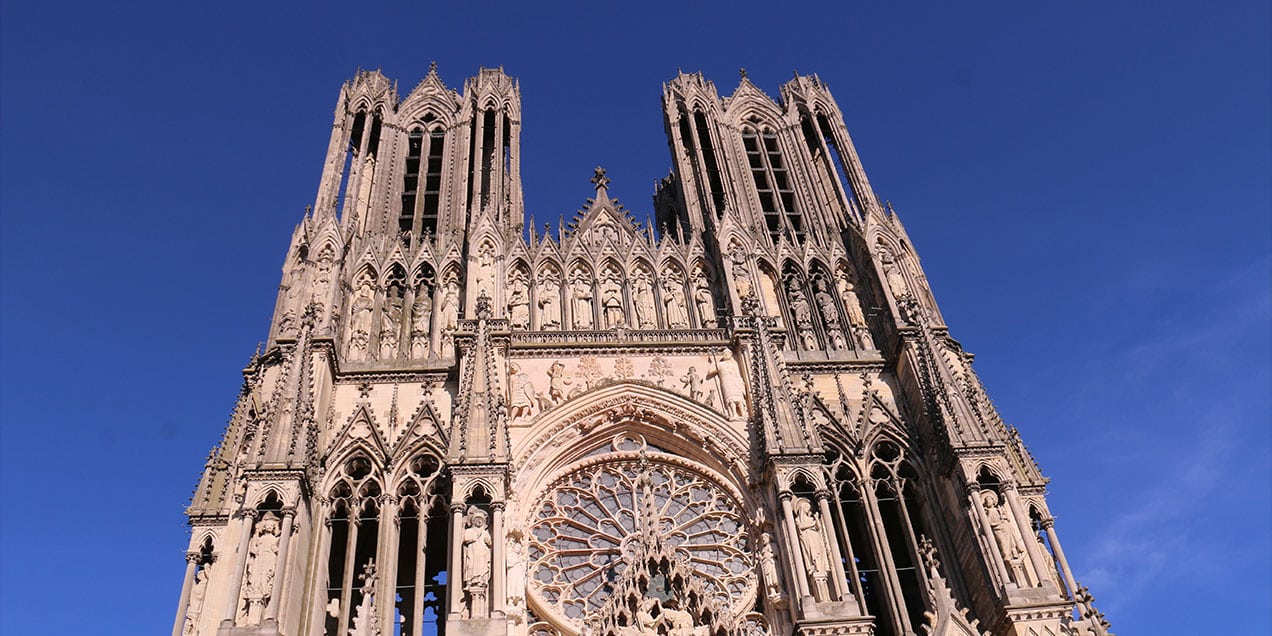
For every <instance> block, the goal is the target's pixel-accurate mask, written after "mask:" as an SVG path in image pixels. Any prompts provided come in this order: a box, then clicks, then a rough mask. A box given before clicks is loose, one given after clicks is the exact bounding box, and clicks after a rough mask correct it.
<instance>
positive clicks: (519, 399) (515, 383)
mask: <svg viewBox="0 0 1272 636" xmlns="http://www.w3.org/2000/svg"><path fill="white" fill-rule="evenodd" d="M508 393H509V398H508V403H509V406H508V417H510V418H512V419H517V418H519V417H530V416H531V415H534V406H535V393H534V383H532V382H531V381H530V375H529V374H527V373H526V372H524V371H522V370H521V367H520V366H519V365H517V364H516V363H513V364H510V365H508Z"/></svg>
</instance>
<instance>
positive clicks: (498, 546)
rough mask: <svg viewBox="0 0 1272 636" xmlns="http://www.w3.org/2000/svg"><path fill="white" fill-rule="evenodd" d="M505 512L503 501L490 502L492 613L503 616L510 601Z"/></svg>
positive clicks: (495, 615) (492, 614)
mask: <svg viewBox="0 0 1272 636" xmlns="http://www.w3.org/2000/svg"><path fill="white" fill-rule="evenodd" d="M503 513H504V503H503V502H502V501H496V502H493V503H491V504H490V543H491V544H492V545H491V552H490V573H491V582H490V615H491V616H494V617H499V616H503V612H504V603H506V602H507V601H508V591H507V590H506V589H504V577H505V576H507V569H506V568H507V565H506V564H505V563H504V547H505V546H504V533H503Z"/></svg>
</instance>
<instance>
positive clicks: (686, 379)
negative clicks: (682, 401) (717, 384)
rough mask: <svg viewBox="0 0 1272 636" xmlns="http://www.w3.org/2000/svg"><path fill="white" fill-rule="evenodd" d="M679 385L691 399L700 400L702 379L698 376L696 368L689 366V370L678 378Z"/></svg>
mask: <svg viewBox="0 0 1272 636" xmlns="http://www.w3.org/2000/svg"><path fill="white" fill-rule="evenodd" d="M680 385H681V386H683V387H684V388H685V390H687V391H688V392H689V398H690V399H691V400H694V401H695V402H701V401H702V379H701V378H699V377H698V370H697V369H695V368H693V367H689V371H688V372H687V373H685V374H684V376H682V377H681V378H680Z"/></svg>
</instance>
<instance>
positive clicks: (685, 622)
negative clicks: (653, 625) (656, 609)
mask: <svg viewBox="0 0 1272 636" xmlns="http://www.w3.org/2000/svg"><path fill="white" fill-rule="evenodd" d="M658 618H659V620H660V621H661V622H662V623H663V624H664V625H666V627H667V636H695V634H696V631H697V630H695V629H694V628H695V625H694V620H693V614H690V613H689V612H686V611H684V610H682V609H680V604H679V603H677V602H676V599H674V598H673V599H668V601H667V604H666V605H664V606H663V608H662V614H661V615H660V616H659V617H658Z"/></svg>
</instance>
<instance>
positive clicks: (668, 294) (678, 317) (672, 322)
mask: <svg viewBox="0 0 1272 636" xmlns="http://www.w3.org/2000/svg"><path fill="white" fill-rule="evenodd" d="M662 300H663V306H664V308H665V312H666V316H667V326H668V327H670V328H672V329H688V328H689V313H688V311H686V309H685V299H684V290H683V289H682V287H681V285H680V281H678V280H676V279H675V278H673V277H671V276H668V277H666V278H664V279H663V299H662Z"/></svg>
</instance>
